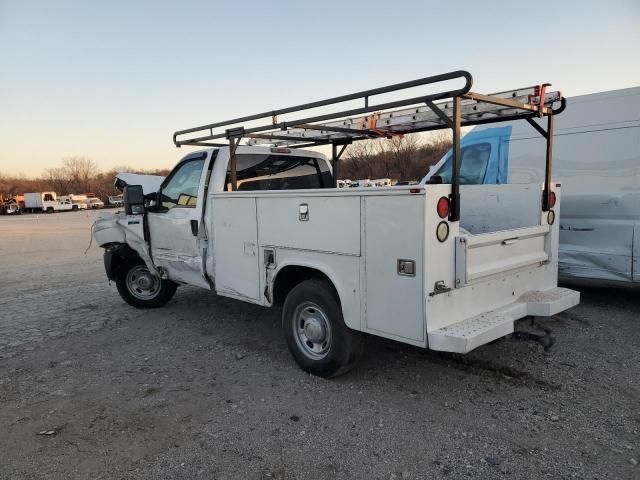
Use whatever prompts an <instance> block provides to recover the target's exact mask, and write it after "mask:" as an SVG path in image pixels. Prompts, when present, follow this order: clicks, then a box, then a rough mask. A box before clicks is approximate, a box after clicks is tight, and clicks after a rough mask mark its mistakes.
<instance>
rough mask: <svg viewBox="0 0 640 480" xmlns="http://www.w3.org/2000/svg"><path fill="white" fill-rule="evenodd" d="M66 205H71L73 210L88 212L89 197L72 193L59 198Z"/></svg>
mask: <svg viewBox="0 0 640 480" xmlns="http://www.w3.org/2000/svg"><path fill="white" fill-rule="evenodd" d="M58 200H60V201H61V202H62V203H64V204H68V203H70V204H71V210H73V211H75V210H86V209H87V196H86V195H76V194H73V193H70V194H69V195H61V196H60V197H58Z"/></svg>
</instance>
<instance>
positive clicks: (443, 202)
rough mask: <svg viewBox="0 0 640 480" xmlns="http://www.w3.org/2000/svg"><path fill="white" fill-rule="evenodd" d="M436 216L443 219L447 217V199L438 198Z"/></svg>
mask: <svg viewBox="0 0 640 480" xmlns="http://www.w3.org/2000/svg"><path fill="white" fill-rule="evenodd" d="M437 207H438V216H439V217H440V218H444V217H446V216H447V215H449V199H448V198H447V197H440V199H439V200H438V206H437Z"/></svg>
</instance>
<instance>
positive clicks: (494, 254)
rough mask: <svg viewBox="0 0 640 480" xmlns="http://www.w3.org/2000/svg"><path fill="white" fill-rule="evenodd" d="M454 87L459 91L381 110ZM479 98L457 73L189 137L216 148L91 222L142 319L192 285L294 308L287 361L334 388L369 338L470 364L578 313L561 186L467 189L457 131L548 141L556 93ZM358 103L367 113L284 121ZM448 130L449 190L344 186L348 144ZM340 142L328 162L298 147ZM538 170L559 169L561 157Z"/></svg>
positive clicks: (287, 322) (180, 138)
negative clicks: (476, 128) (519, 124)
mask: <svg viewBox="0 0 640 480" xmlns="http://www.w3.org/2000/svg"><path fill="white" fill-rule="evenodd" d="M445 81H458V82H460V81H462V82H463V86H461V87H460V88H457V89H453V90H451V89H449V90H446V91H444V92H440V93H435V94H434V93H431V94H423V95H421V96H418V97H411V98H405V99H404V100H397V101H394V102H390V103H384V104H377V105H372V104H371V103H370V101H371V97H374V96H375V95H378V94H382V93H387V92H393V91H395V92H400V91H404V90H405V89H408V88H414V87H418V86H427V85H434V84H438V83H439V82H445ZM471 84H472V79H471V75H470V74H468V73H467V72H462V71H460V72H452V73H449V74H444V75H438V76H435V77H427V78H424V79H420V80H417V81H413V82H406V83H402V84H397V85H392V86H389V87H383V88H379V89H375V90H369V91H364V92H359V93H356V94H352V95H346V96H343V97H337V98H332V99H329V100H325V101H321V102H314V103H311V104H306V105H302V106H298V107H292V108H287V109H282V110H277V111H272V112H267V113H262V114H257V115H251V116H248V117H243V118H238V119H234V120H230V121H226V122H218V123H214V124H210V125H205V126H202V127H195V128H191V129H187V130H183V131H180V132H176V134H174V142H175V144H176V145H178V146H181V145H198V146H202V147H205V148H204V149H202V150H200V151H197V152H194V153H190V154H188V155H186V156H185V157H184V158H183V159H182V160H181V161H180V162H179V163H178V164H177V165H176V167H175V168H174V169H173V171H172V172H171V173H170V174H169V175H168V176H167V178H166V179H165V180H163V182H162V184H161V185H160V187H159V189H158V191H157V192H152V193H146V195H145V194H144V193H143V189H142V187H140V186H136V185H132V184H128V185H127V186H126V187H125V188H124V198H125V211H124V212H122V213H118V214H116V215H114V216H111V217H108V218H103V219H101V220H99V221H98V222H97V223H96V225H95V230H94V232H95V233H94V235H95V239H96V242H97V243H98V244H99V245H100V246H102V247H103V248H104V249H105V268H106V272H107V276H108V277H109V278H110V279H112V280H114V281H115V282H116V285H117V287H118V291H119V293H120V295H121V296H122V298H123V299H124V300H125V301H126V302H128V303H129V304H131V305H133V306H135V307H139V308H150V307H160V306H162V305H164V304H166V303H167V302H168V301H169V300H170V299H171V298H172V296H173V295H174V293H175V291H176V288H177V287H178V286H179V285H182V284H188V285H195V286H198V287H201V288H203V289H205V290H210V291H213V292H216V293H217V294H219V295H224V296H227V297H231V298H235V299H238V300H242V301H245V302H250V303H255V304H258V305H262V306H265V307H270V306H273V305H276V304H283V310H282V327H283V333H284V336H285V338H286V341H287V344H288V346H289V349H290V351H291V353H292V354H293V356H294V358H295V359H296V361H297V362H298V364H299V365H300V366H301V367H302V368H303V369H304V370H306V371H308V372H310V373H313V374H316V375H321V376H335V375H339V374H341V373H344V372H346V371H347V370H349V369H350V368H351V367H352V366H353V365H354V363H355V362H356V360H357V359H358V357H359V355H360V353H361V350H362V337H363V335H364V334H371V335H378V336H382V337H386V338H391V339H394V340H397V341H400V342H404V343H408V344H412V345H417V346H420V347H425V348H430V349H434V350H442V351H450V352H459V353H466V352H469V351H470V350H473V349H474V348H477V347H479V346H481V345H485V344H487V343H489V342H491V341H492V340H495V339H497V338H500V337H503V336H505V335H507V334H509V333H512V332H514V328H515V321H516V320H518V319H521V318H524V317H527V316H538V317H546V316H551V315H555V314H556V313H558V312H560V311H563V310H565V309H567V308H570V307H572V306H574V305H576V304H577V303H578V301H579V294H578V293H577V292H575V291H573V290H569V289H566V288H558V286H557V275H558V221H557V216H558V215H559V212H560V205H561V188H560V185H557V184H554V183H553V182H552V181H551V172H550V171H549V172H548V175H547V176H546V178H545V181H544V183H543V184H542V183H540V182H536V183H533V184H526V185H473V186H468V187H467V186H462V187H461V185H460V169H459V165H460V161H459V160H460V155H459V151H460V128H461V126H462V125H469V124H475V123H480V122H482V123H484V122H494V121H501V120H513V119H531V118H532V117H534V116H536V117H538V116H540V117H544V118H546V119H548V127H547V128H548V130H546V131H545V134H546V135H547V138H551V137H550V136H549V134H552V130H553V116H554V115H555V114H557V113H560V112H561V111H562V109H563V105H564V102H563V98H562V96H561V95H560V94H559V93H558V92H552V93H549V92H545V87H544V86H541V87H536V88H527V89H521V90H514V91H512V92H505V93H501V94H495V95H489V96H487V95H479V94H475V93H472V92H471V91H470V89H471ZM357 99H361V100H364V106H363V107H361V108H355V109H351V110H347V111H338V112H334V113H331V114H323V115H319V116H315V117H309V116H307V117H306V118H297V119H296V118H293V119H288V120H286V121H283V120H281V119H279V117H281V116H283V115H291V114H293V113H296V112H301V111H304V110H307V109H309V108H315V107H320V106H330V105H338V104H340V103H342V102H346V101H353V100H357ZM438 100H441V101H442V100H443V101H444V102H441V103H434V102H435V101H438ZM401 107H402V108H403V109H400V110H399V108H401ZM358 115H360V116H358ZM363 115H364V116H363ZM303 117H304V115H303ZM262 118H268V119H269V120H270V122H269V123H267V124H263V125H261V126H257V127H256V126H251V127H249V126H245V125H246V124H247V123H248V122H254V125H255V123H256V122H255V121H259V120H260V119H262ZM372 119H373V120H372ZM437 128H452V130H453V132H454V146H455V147H454V152H456V153H454V169H453V171H454V174H453V176H452V179H451V182H450V183H448V184H422V185H416V186H406V187H379V188H367V189H344V188H342V189H338V188H335V187H336V183H337V175H336V167H337V164H338V159H339V157H340V154H341V153H342V151H344V148H345V147H346V146H347V145H348V144H350V143H352V142H354V141H358V140H362V139H367V138H374V137H389V136H392V135H398V134H402V133H406V132H413V131H425V130H433V129H437ZM241 139H249V140H250V142H251V143H253V145H240V141H241ZM260 144H262V145H260ZM327 144H328V145H331V146H332V152H333V154H332V163H329V162H328V161H327V159H326V158H325V156H324V155H322V154H320V153H318V152H315V151H311V150H304V149H303V148H301V147H304V146H316V145H327ZM340 148H341V150H340ZM542 155H543V157H546V162H547V164H548V165H550V164H551V145H550V144H549V145H548V148H547V149H546V154H545V153H542ZM465 205H469V206H471V207H473V208H468V209H467V208H464V206H465Z"/></svg>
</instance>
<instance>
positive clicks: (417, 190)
mask: <svg viewBox="0 0 640 480" xmlns="http://www.w3.org/2000/svg"><path fill="white" fill-rule="evenodd" d="M409 193H420V189H419V188H412V189H410V190H409Z"/></svg>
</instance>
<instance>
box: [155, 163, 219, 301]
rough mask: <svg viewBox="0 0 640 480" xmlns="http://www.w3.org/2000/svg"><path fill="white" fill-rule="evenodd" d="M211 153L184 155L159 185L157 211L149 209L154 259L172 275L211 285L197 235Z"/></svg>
mask: <svg viewBox="0 0 640 480" xmlns="http://www.w3.org/2000/svg"><path fill="white" fill-rule="evenodd" d="M207 160H208V154H207V153H200V154H197V155H194V156H190V157H187V158H185V159H184V160H183V161H182V162H181V163H180V164H178V166H176V168H174V170H173V171H172V172H171V174H170V175H169V176H168V177H167V179H166V180H165V181H164V182H163V183H162V186H161V187H160V192H159V195H158V205H157V207H156V208H157V211H155V212H149V213H148V224H149V242H150V244H151V254H152V257H153V263H154V264H155V265H156V266H157V267H162V268H164V269H165V270H166V271H167V272H168V274H169V278H171V279H172V280H177V281H181V282H185V283H188V284H190V285H197V286H199V287H203V288H207V289H210V288H211V287H210V285H209V282H208V281H207V279H206V278H205V274H204V269H203V260H202V255H203V249H202V248H201V241H202V239H201V238H200V237H199V236H198V231H199V228H200V219H201V217H202V208H203V203H204V200H205V199H204V198H203V195H204V183H205V182H204V181H203V180H204V176H205V174H207V173H208V171H209V169H207V168H205V166H207Z"/></svg>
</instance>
